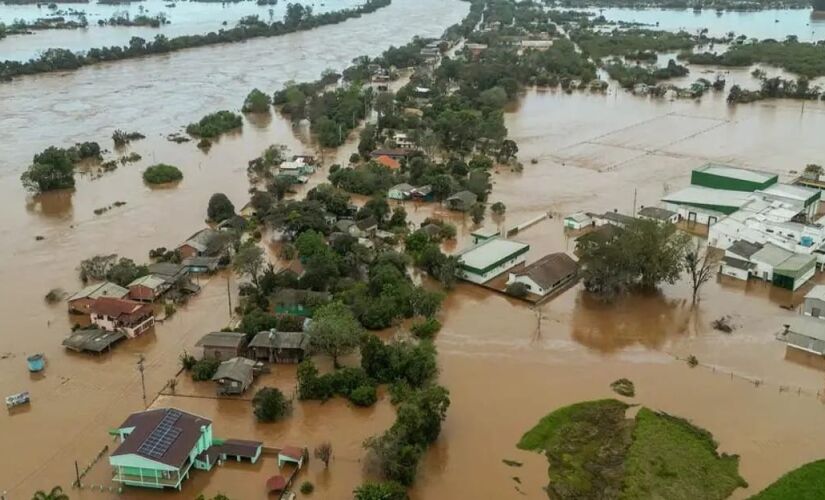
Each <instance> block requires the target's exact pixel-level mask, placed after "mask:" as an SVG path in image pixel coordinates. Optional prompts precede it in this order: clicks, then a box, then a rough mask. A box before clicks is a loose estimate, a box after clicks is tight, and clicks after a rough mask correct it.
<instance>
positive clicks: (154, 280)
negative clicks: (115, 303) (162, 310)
mask: <svg viewBox="0 0 825 500" xmlns="http://www.w3.org/2000/svg"><path fill="white" fill-rule="evenodd" d="M165 284H166V278H164V277H162V276H158V275H155V274H147V275H146V276H141V277H140V278H137V279H135V280H134V281H132V282H131V283H129V288H132V287H133V286H138V285H140V286H145V287H146V288H150V289H152V290H157V289H159V288H161V287H163V285H165Z"/></svg>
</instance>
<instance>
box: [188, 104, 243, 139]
mask: <svg viewBox="0 0 825 500" xmlns="http://www.w3.org/2000/svg"><path fill="white" fill-rule="evenodd" d="M242 126H243V120H242V119H241V115H239V114H237V113H233V112H231V111H226V110H224V111H217V112H215V113H210V114H208V115H206V116H204V117H203V118H201V119H200V121H199V122H195V123H190V124H189V125H187V127H186V132H187V133H188V134H190V135H194V136H195V137H202V138H204V139H212V138H215V137H218V136H219V135H221V134H224V133H226V132H229V131H230V130H235V129H236V128H241V127H242Z"/></svg>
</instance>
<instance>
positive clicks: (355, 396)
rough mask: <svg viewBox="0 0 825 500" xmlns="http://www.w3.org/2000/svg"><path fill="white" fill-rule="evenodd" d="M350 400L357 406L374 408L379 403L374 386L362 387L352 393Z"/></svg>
mask: <svg viewBox="0 0 825 500" xmlns="http://www.w3.org/2000/svg"><path fill="white" fill-rule="evenodd" d="M349 400H350V401H352V403H353V404H354V405H356V406H372V405H374V404H375V402H376V401H378V394H377V392H376V390H375V386H374V385H362V386H360V387H358V388H356V389H355V390H354V391H352V392H351V393H350V395H349Z"/></svg>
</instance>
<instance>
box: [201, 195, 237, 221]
mask: <svg viewBox="0 0 825 500" xmlns="http://www.w3.org/2000/svg"><path fill="white" fill-rule="evenodd" d="M233 215H235V205H233V204H232V202H231V201H229V198H228V197H227V196H226V195H225V194H223V193H215V194H213V195H212V196H211V197H209V205H208V206H207V207H206V216H207V217H208V218H209V220H211V221H212V222H223V221H225V220H226V219H228V218H230V217H232V216H233Z"/></svg>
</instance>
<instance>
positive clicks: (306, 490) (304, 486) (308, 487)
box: [301, 481, 315, 495]
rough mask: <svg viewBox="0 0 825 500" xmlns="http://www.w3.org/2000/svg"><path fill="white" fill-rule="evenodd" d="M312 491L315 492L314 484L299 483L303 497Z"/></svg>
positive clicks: (307, 482)
mask: <svg viewBox="0 0 825 500" xmlns="http://www.w3.org/2000/svg"><path fill="white" fill-rule="evenodd" d="M313 491H315V485H314V484H312V483H310V482H309V481H304V482H303V483H301V493H303V494H304V495H309V494H310V493H312V492H313Z"/></svg>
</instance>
